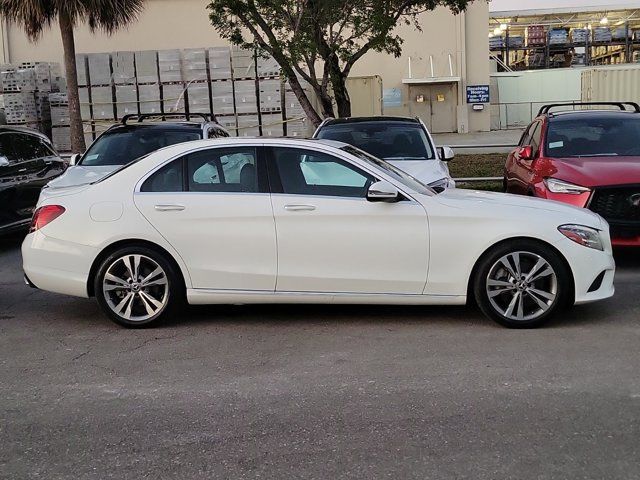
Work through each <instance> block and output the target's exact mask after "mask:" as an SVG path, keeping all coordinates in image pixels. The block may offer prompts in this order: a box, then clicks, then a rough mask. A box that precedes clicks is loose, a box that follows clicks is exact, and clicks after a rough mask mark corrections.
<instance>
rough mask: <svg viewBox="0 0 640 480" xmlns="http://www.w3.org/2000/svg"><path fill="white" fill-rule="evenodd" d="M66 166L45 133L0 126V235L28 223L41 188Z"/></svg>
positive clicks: (17, 229)
mask: <svg viewBox="0 0 640 480" xmlns="http://www.w3.org/2000/svg"><path fill="white" fill-rule="evenodd" d="M66 168H67V163H66V162H65V161H64V160H62V158H60V156H59V155H58V154H57V153H56V152H55V150H54V149H53V146H52V145H51V141H50V140H49V139H48V138H47V137H46V136H45V135H43V134H42V133H40V132H38V131H35V130H30V129H27V128H21V127H13V126H9V125H2V126H0V235H4V234H7V233H11V232H15V231H19V230H22V229H25V228H26V227H27V226H28V225H29V223H30V222H31V215H32V213H33V209H34V207H35V206H36V203H37V201H38V196H39V195H40V190H41V189H42V187H43V186H44V185H46V184H47V183H48V182H49V181H50V180H52V179H54V178H56V177H58V176H60V175H62V173H64V171H65V170H66Z"/></svg>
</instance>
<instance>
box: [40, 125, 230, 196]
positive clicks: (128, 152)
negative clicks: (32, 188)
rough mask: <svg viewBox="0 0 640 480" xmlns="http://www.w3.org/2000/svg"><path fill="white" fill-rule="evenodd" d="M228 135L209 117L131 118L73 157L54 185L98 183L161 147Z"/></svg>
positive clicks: (109, 130)
mask: <svg viewBox="0 0 640 480" xmlns="http://www.w3.org/2000/svg"><path fill="white" fill-rule="evenodd" d="M194 118H198V119H200V121H195V120H194ZM228 136H229V132H228V131H227V130H225V129H224V127H222V126H221V125H220V124H218V123H217V122H216V121H215V120H213V119H211V117H209V116H208V115H205V114H190V115H188V116H187V115H186V114H183V113H173V114H144V115H127V116H125V117H124V118H123V119H122V122H121V123H119V124H117V125H113V126H112V127H110V128H109V129H108V130H107V131H106V132H104V133H103V134H102V135H100V136H99V137H98V138H97V139H96V141H95V142H93V143H92V144H91V145H90V146H89V148H88V149H87V151H86V152H85V153H84V154H82V155H73V156H72V157H71V168H69V169H68V170H67V172H66V173H65V174H64V175H63V176H61V177H60V178H58V179H56V180H55V181H54V182H52V186H55V187H67V186H73V185H81V184H85V183H91V182H95V181H96V180H99V179H100V178H102V177H104V176H106V175H108V174H110V173H111V172H113V171H115V170H117V169H118V168H120V167H122V166H123V165H126V164H128V163H130V162H132V161H133V160H135V159H137V158H140V157H143V156H145V155H148V154H150V153H151V152H154V151H156V150H159V149H161V148H164V147H168V146H171V145H175V144H178V143H184V142H191V141H194V140H203V139H209V138H222V137H228Z"/></svg>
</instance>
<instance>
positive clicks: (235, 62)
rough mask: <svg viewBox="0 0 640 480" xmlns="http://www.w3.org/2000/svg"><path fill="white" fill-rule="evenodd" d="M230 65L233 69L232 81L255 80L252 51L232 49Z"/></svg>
mask: <svg viewBox="0 0 640 480" xmlns="http://www.w3.org/2000/svg"><path fill="white" fill-rule="evenodd" d="M231 64H232V67H233V78H234V79H243V78H244V79H253V78H256V65H255V59H254V56H253V51H252V50H244V49H241V48H238V47H232V49H231Z"/></svg>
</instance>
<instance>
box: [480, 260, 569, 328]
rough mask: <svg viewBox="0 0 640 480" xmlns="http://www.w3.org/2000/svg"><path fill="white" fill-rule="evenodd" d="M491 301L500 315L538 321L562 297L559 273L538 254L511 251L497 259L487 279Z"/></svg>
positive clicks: (512, 318) (513, 318) (514, 318)
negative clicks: (559, 294)
mask: <svg viewBox="0 0 640 480" xmlns="http://www.w3.org/2000/svg"><path fill="white" fill-rule="evenodd" d="M486 290H487V296H488V298H489V302H490V303H491V305H492V307H493V308H494V309H495V310H496V312H498V313H499V314H500V315H502V316H503V317H505V318H506V319H509V320H513V321H522V322H524V321H530V320H535V319H537V318H539V317H541V316H542V315H544V314H545V312H547V311H548V310H549V309H550V308H551V307H552V306H553V305H554V303H555V301H556V299H557V297H558V276H557V274H556V272H555V270H554V269H553V267H552V266H551V264H550V263H549V262H548V261H547V260H545V259H544V258H543V257H541V256H540V255H538V254H535V253H531V252H526V251H517V252H511V253H508V254H506V255H504V256H503V257H501V258H500V259H498V261H496V262H495V263H494V264H493V266H492V267H491V269H490V270H489V274H488V275H487V279H486Z"/></svg>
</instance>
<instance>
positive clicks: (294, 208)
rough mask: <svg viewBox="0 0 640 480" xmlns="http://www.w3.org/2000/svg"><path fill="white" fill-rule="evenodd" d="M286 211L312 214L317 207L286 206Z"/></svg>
mask: <svg viewBox="0 0 640 480" xmlns="http://www.w3.org/2000/svg"><path fill="white" fill-rule="evenodd" d="M284 209H285V210H286V211H288V212H312V211H313V210H315V209H316V206H315V205H285V206H284Z"/></svg>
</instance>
